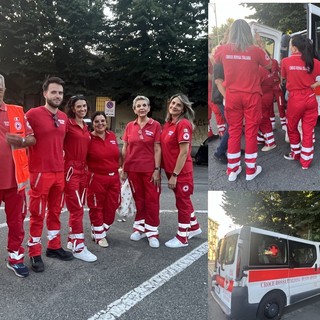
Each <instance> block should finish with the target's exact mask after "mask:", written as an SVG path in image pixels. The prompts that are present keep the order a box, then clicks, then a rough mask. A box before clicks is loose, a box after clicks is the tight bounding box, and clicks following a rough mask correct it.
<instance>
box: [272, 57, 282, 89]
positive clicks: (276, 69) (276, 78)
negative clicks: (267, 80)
mask: <svg viewBox="0 0 320 320" xmlns="http://www.w3.org/2000/svg"><path fill="white" fill-rule="evenodd" d="M271 61H272V66H271V72H272V75H273V86H274V88H275V89H278V88H279V84H280V66H279V63H278V61H277V60H276V59H271Z"/></svg>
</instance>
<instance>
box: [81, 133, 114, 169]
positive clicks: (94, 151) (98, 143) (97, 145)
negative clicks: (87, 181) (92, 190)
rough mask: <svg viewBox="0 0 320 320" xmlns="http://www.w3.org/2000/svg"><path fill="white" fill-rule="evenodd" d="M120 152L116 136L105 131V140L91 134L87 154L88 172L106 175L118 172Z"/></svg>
mask: <svg viewBox="0 0 320 320" xmlns="http://www.w3.org/2000/svg"><path fill="white" fill-rule="evenodd" d="M119 156H120V151H119V147H118V143H117V137H116V135H115V134H114V133H113V132H111V131H106V138H105V140H103V139H101V138H100V137H97V136H94V135H93V134H92V133H91V141H90V144H89V149H88V154H87V165H88V170H89V171H90V172H92V173H98V174H108V173H111V172H115V171H118V169H119Z"/></svg>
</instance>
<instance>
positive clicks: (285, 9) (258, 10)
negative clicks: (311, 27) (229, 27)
mask: <svg viewBox="0 0 320 320" xmlns="http://www.w3.org/2000/svg"><path fill="white" fill-rule="evenodd" d="M316 5H317V6H319V4H316ZM243 6H245V7H248V8H251V9H255V13H254V14H252V15H249V16H247V17H246V18H247V19H255V20H257V21H258V22H259V23H261V24H265V25H267V26H270V27H273V28H275V29H278V30H281V31H282V32H283V33H292V32H297V31H301V30H305V29H306V28H307V18H306V16H307V15H306V9H305V4H303V3H245V4H243Z"/></svg>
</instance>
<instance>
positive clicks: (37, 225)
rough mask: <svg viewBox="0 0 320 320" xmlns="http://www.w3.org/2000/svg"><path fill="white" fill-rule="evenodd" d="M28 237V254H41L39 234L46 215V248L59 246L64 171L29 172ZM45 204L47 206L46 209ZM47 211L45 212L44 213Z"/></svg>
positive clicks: (57, 247) (31, 255) (40, 234)
mask: <svg viewBox="0 0 320 320" xmlns="http://www.w3.org/2000/svg"><path fill="white" fill-rule="evenodd" d="M30 186H31V189H30V191H29V195H30V205H29V209H30V238H29V241H28V249H29V256H30V257H34V256H39V255H41V250H42V248H41V236H42V230H43V221H44V218H45V216H46V221H47V230H48V246H47V248H48V249H59V248H61V239H60V229H61V225H60V214H61V208H62V205H63V189H64V173H63V171H62V172H42V173H41V172H39V173H34V172H31V173H30ZM46 206H47V207H48V208H47V210H46ZM46 211H47V214H46Z"/></svg>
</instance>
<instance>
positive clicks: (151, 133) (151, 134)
mask: <svg viewBox="0 0 320 320" xmlns="http://www.w3.org/2000/svg"><path fill="white" fill-rule="evenodd" d="M145 133H146V135H147V136H151V137H152V136H153V132H152V131H149V130H145Z"/></svg>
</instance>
